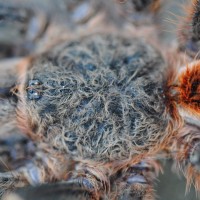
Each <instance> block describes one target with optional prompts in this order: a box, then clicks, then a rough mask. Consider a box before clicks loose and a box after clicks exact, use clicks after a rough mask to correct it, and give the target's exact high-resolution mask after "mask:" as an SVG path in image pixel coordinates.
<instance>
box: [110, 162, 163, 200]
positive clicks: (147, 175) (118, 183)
mask: <svg viewBox="0 0 200 200" xmlns="http://www.w3.org/2000/svg"><path fill="white" fill-rule="evenodd" d="M160 170H161V167H160V165H159V163H158V162H156V161H153V160H146V161H142V162H141V163H138V164H137V165H133V166H130V167H129V168H127V169H123V170H122V171H120V172H118V174H116V177H115V178H116V179H115V178H114V179H113V180H112V182H111V185H112V186H113V187H112V195H113V196H114V197H115V199H118V200H129V199H134V200H154V199H155V193H154V189H153V183H154V181H155V178H156V176H157V175H158V172H159V171H160Z"/></svg>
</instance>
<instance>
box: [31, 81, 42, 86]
mask: <svg viewBox="0 0 200 200" xmlns="http://www.w3.org/2000/svg"><path fill="white" fill-rule="evenodd" d="M34 85H41V82H40V81H39V80H30V81H29V82H28V86H29V87H30V86H34Z"/></svg>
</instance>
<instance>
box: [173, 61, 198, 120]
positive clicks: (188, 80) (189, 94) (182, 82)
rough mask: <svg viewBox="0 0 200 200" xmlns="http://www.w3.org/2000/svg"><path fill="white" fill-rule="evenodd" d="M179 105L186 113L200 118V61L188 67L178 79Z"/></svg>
mask: <svg viewBox="0 0 200 200" xmlns="http://www.w3.org/2000/svg"><path fill="white" fill-rule="evenodd" d="M178 81H179V85H178V86H177V89H178V91H179V94H178V103H179V105H180V106H181V107H183V108H184V110H185V111H189V112H190V113H191V114H193V115H196V116H200V61H198V62H195V63H194V64H192V65H190V66H187V69H186V70H185V71H184V72H182V73H181V74H180V76H179V78H178Z"/></svg>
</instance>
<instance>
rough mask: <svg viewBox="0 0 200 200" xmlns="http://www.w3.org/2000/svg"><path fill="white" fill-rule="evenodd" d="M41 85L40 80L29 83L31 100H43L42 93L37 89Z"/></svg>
mask: <svg viewBox="0 0 200 200" xmlns="http://www.w3.org/2000/svg"><path fill="white" fill-rule="evenodd" d="M40 85H41V82H40V81H39V80H30V81H29V82H28V88H27V93H28V98H29V99H30V100H38V99H40V98H41V93H40V92H39V91H38V88H37V87H38V86H40Z"/></svg>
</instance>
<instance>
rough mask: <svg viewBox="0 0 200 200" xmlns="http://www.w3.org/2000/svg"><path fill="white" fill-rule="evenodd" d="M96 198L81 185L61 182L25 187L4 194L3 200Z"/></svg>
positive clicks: (85, 199) (82, 199) (81, 199)
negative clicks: (73, 185) (74, 185)
mask: <svg viewBox="0 0 200 200" xmlns="http://www.w3.org/2000/svg"><path fill="white" fill-rule="evenodd" d="M18 199H20V200H26V199H29V200H35V199H37V200H43V199H46V200H54V199H57V200H61V199H66V200H75V199H78V200H94V199H95V196H94V195H93V194H92V193H90V192H89V191H87V190H84V189H81V188H80V187H78V188H77V187H72V186H71V185H69V184H68V183H65V182H59V183H53V184H43V185H40V186H36V187H28V188H27V187H25V188H23V189H18V190H16V191H14V192H12V193H10V194H7V195H5V196H4V198H3V200H18Z"/></svg>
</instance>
